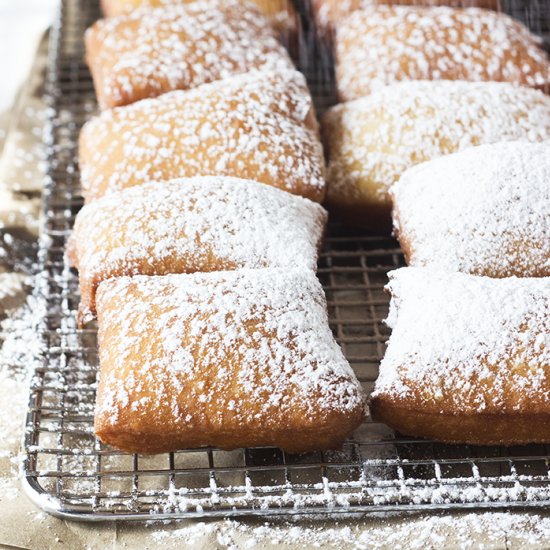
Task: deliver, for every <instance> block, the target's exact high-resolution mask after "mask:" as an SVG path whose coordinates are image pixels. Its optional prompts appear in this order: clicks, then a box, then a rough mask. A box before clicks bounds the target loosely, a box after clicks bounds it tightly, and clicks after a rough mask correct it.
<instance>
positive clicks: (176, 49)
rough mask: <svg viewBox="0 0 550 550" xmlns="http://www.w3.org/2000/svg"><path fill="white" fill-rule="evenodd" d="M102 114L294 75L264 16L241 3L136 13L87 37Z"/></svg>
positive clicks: (211, 0) (213, 0)
mask: <svg viewBox="0 0 550 550" xmlns="http://www.w3.org/2000/svg"><path fill="white" fill-rule="evenodd" d="M85 41H86V60H87V62H88V65H89V66H90V70H91V72H92V76H93V79H94V86H95V90H96V94H97V98H98V102H99V106H100V107H101V108H102V109H105V108H109V107H116V106H120V105H127V104H129V103H133V102H135V101H137V100H139V99H144V98H148V97H156V96H159V95H161V94H163V93H165V92H169V91H171V90H186V89H189V88H194V87H196V86H198V85H200V84H204V83H206V82H213V81H215V80H219V79H223V78H227V77H228V76H231V75H234V74H242V73H246V72H248V71H250V70H253V69H261V70H273V71H282V70H287V69H291V68H293V67H294V66H293V64H292V61H291V60H290V57H289V56H288V53H287V52H286V50H285V49H284V47H283V46H282V45H281V44H280V43H279V41H278V40H277V39H276V38H275V34H274V31H273V29H272V28H271V27H270V25H269V23H268V21H267V20H266V19H265V18H264V17H263V16H262V15H261V14H260V13H259V11H258V9H257V8H256V7H255V6H254V4H251V3H249V2H241V1H239V0H225V1H222V0H208V1H205V2H193V3H191V4H188V5H174V6H167V7H165V8H157V9H154V10H151V9H149V10H148V9H142V10H136V11H134V12H132V13H130V14H128V15H121V16H119V17H111V18H108V19H101V20H99V21H97V22H96V23H95V24H94V25H93V26H92V27H91V28H90V29H88V30H87V31H86V36H85Z"/></svg>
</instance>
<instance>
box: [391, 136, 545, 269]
mask: <svg viewBox="0 0 550 550" xmlns="http://www.w3.org/2000/svg"><path fill="white" fill-rule="evenodd" d="M392 197H393V201H394V209H393V219H394V230H395V233H396V234H397V236H398V238H399V242H400V244H401V248H402V249H403V252H404V253H405V257H406V258H407V262H408V264H409V265H413V266H433V267H438V268H441V269H444V270H446V271H463V272H466V273H471V274H473V275H485V276H487V277H510V276H517V277H549V276H550V142H544V143H528V142H517V141H512V142H506V143H498V144H495V145H482V146H480V147H473V148H471V149H467V150H465V151H462V152H460V153H455V154H453V155H447V156H443V157H441V158H438V159H435V160H432V161H429V162H426V163H423V164H420V165H419V166H415V167H414V168H411V169H410V170H407V171H406V172H405V174H403V176H402V177H401V179H400V180H399V182H398V183H396V184H395V185H394V186H393V187H392Z"/></svg>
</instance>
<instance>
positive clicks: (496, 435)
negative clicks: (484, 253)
mask: <svg viewBox="0 0 550 550" xmlns="http://www.w3.org/2000/svg"><path fill="white" fill-rule="evenodd" d="M389 290H390V291H391V293H392V302H391V306H390V315H389V318H388V324H389V325H390V326H391V327H392V328H393V332H392V335H391V337H390V340H389V344H388V348H387V351H386V356H385V357H384V359H383V361H382V363H381V365H380V375H379V378H378V380H377V381H376V385H375V389H374V392H373V394H372V400H371V413H372V416H373V418H374V419H375V420H377V421H381V422H385V423H386V424H388V425H389V426H390V427H392V428H394V429H395V430H397V431H399V432H400V433H403V434H406V435H409V436H419V437H427V438H433V439H436V440H439V441H444V442H448V443H469V444H473V445H518V444H526V443H548V442H550V340H549V336H550V279H549V278H540V279H517V278H514V277H512V278H508V279H491V278H488V277H475V276H473V275H467V274H464V273H445V272H442V271H438V270H430V269H427V268H413V267H409V268H403V269H399V270H397V271H393V272H392V273H390V284H389Z"/></svg>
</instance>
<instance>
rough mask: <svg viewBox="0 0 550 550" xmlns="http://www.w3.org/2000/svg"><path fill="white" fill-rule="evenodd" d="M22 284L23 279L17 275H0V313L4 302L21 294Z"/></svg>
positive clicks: (0, 251)
mask: <svg viewBox="0 0 550 550" xmlns="http://www.w3.org/2000/svg"><path fill="white" fill-rule="evenodd" d="M0 246H1V244H0ZM1 256H2V248H0V257H1ZM22 283H23V278H22V276H21V275H20V274H18V273H0V311H1V309H2V302H3V301H4V300H6V299H7V298H13V297H15V296H17V295H18V294H19V293H20V292H21V290H22Z"/></svg>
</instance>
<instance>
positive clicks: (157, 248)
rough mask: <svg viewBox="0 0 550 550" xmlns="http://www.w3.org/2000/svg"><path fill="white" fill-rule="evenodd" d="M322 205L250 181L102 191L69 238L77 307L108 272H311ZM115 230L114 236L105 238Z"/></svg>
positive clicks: (89, 299)
mask: <svg viewBox="0 0 550 550" xmlns="http://www.w3.org/2000/svg"><path fill="white" fill-rule="evenodd" d="M325 222H326V212H325V210H324V209H323V207H322V206H320V205H319V204H317V203H314V202H312V201H309V200H308V199H304V198H302V197H297V196H294V195H291V194H290V193H286V192H284V191H280V190H279V189H275V188H273V187H269V186H267V185H263V184H260V183H256V182H254V181H250V180H242V179H237V178H229V177H215V176H206V177H197V178H191V179H180V180H172V181H170V182H155V183H152V184H145V185H141V186H138V187H134V188H131V189H126V190H124V191H122V192H119V193H113V194H110V195H107V196H105V197H103V198H101V199H99V200H97V201H94V202H92V203H91V204H88V205H87V206H85V207H84V208H83V209H82V210H81V211H80V212H79V214H78V216H77V219H76V222H75V230H74V233H73V236H72V239H71V248H72V249H73V250H74V251H75V252H76V254H74V256H75V258H74V260H75V261H74V263H75V266H76V267H77V268H78V270H79V273H80V290H81V300H82V302H83V303H82V302H81V305H83V306H84V309H89V308H92V309H93V294H94V291H95V286H96V285H97V284H99V282H100V281H101V280H103V279H107V278H110V277H113V276H115V275H134V274H138V273H141V274H144V275H163V274H166V273H192V272H195V271H203V272H204V271H217V270H228V269H236V268H239V267H249V268H262V267H287V268H292V267H304V268H307V269H311V270H315V268H316V265H317V251H318V249H319V247H320V244H321V236H322V234H323V230H324V226H325ZM113 235H116V239H113Z"/></svg>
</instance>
